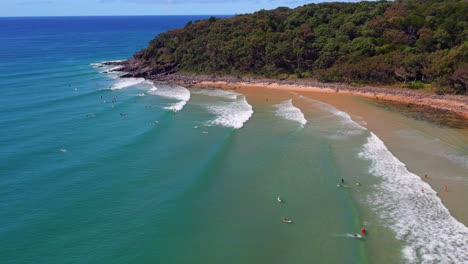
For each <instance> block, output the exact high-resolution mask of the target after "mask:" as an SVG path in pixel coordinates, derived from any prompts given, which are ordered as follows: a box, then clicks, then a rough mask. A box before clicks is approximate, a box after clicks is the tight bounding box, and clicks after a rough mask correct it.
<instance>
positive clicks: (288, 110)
mask: <svg viewBox="0 0 468 264" xmlns="http://www.w3.org/2000/svg"><path fill="white" fill-rule="evenodd" d="M275 107H276V112H275V115H276V116H279V117H282V118H284V119H287V120H291V121H296V122H299V123H300V124H301V126H302V127H303V126H305V124H307V119H305V117H304V113H302V111H301V109H299V108H297V107H295V106H294V105H293V104H292V99H289V100H286V101H284V102H281V103H279V104H277V105H275Z"/></svg>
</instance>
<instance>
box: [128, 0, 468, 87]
mask: <svg viewBox="0 0 468 264" xmlns="http://www.w3.org/2000/svg"><path fill="white" fill-rule="evenodd" d="M467 14H468V3H467V2H466V1H465V0H445V1H436V0H400V1H393V2H387V1H378V2H358V3H321V4H308V5H304V6H301V7H298V8H295V9H289V8H286V7H279V8H277V9H274V10H269V11H266V10H261V11H258V12H256V13H254V14H248V15H237V16H234V17H231V18H222V19H217V18H214V17H211V18H210V19H207V20H201V21H193V22H192V21H191V22H189V23H187V25H186V26H185V27H184V28H180V29H176V30H171V31H168V32H165V33H162V34H160V35H158V36H157V37H156V38H155V39H153V40H152V41H151V42H150V43H149V45H148V47H147V48H146V49H144V50H142V51H140V52H138V53H137V54H135V55H134V57H133V61H134V62H138V65H139V67H140V68H141V67H143V68H145V69H146V70H145V71H146V72H145V73H146V74H165V73H171V72H189V73H203V74H225V75H246V74H248V75H257V76H264V77H277V78H317V79H319V80H321V81H325V82H348V83H371V84H392V83H396V82H398V83H403V84H405V85H406V86H408V87H410V88H411V87H412V88H418V87H420V86H421V85H424V83H432V84H434V86H436V87H438V89H439V91H441V92H451V93H466V90H467V85H468V41H467V40H468V27H467V25H468V21H467V20H468V16H467Z"/></svg>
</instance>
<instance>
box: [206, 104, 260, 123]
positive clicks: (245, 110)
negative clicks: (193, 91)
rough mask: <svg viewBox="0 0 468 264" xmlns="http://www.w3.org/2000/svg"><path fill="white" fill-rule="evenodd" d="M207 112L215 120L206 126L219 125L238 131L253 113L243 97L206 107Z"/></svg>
mask: <svg viewBox="0 0 468 264" xmlns="http://www.w3.org/2000/svg"><path fill="white" fill-rule="evenodd" d="M207 109H208V111H209V112H211V113H213V114H215V115H216V118H215V119H214V120H211V121H209V122H208V125H219V126H225V127H232V128H236V129H239V128H241V127H242V126H244V123H245V122H247V121H248V120H249V119H250V117H251V116H252V115H253V113H254V111H253V109H252V106H251V105H250V104H249V103H248V102H247V99H246V98H245V96H239V97H238V98H237V99H236V100H235V101H233V102H218V103H215V104H213V105H209V106H208V107H207Z"/></svg>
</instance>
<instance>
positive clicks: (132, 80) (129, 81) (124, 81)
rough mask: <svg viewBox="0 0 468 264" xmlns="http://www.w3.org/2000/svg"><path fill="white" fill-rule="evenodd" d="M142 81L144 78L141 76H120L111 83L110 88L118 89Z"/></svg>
mask: <svg viewBox="0 0 468 264" xmlns="http://www.w3.org/2000/svg"><path fill="white" fill-rule="evenodd" d="M144 81H145V79H143V78H121V79H119V81H118V82H117V83H116V84H114V85H112V87H111V90H120V89H123V88H127V87H130V86H133V85H137V84H139V83H142V82H144Z"/></svg>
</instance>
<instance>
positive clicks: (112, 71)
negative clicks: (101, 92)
mask: <svg viewBox="0 0 468 264" xmlns="http://www.w3.org/2000/svg"><path fill="white" fill-rule="evenodd" d="M121 67H122V66H115V67H111V68H108V69H105V70H103V71H100V73H115V72H116V70H117V69H119V68H121Z"/></svg>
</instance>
